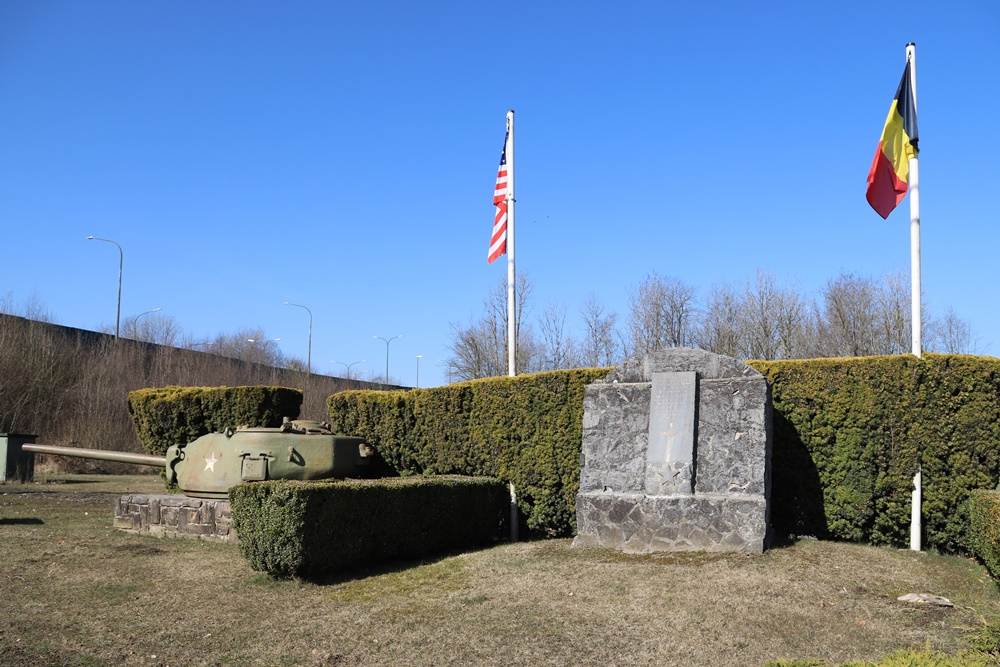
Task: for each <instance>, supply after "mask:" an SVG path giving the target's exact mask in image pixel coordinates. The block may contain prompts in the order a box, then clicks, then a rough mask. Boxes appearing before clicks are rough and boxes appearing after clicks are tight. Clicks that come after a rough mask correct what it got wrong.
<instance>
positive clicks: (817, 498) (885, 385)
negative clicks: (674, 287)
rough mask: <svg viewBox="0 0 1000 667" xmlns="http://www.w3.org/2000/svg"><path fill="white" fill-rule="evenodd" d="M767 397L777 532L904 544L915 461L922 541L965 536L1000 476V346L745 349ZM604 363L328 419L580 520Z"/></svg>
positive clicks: (567, 523) (403, 460) (566, 522)
mask: <svg viewBox="0 0 1000 667" xmlns="http://www.w3.org/2000/svg"><path fill="white" fill-rule="evenodd" d="M748 363H749V364H750V365H751V366H753V367H754V368H756V369H757V370H759V371H760V372H761V373H763V374H764V376H765V377H767V379H768V380H769V381H770V382H771V385H772V396H773V401H774V449H773V457H772V487H771V488H772V521H773V525H774V528H775V532H776V534H777V535H779V536H786V535H789V534H795V535H814V536H817V537H829V538H835V539H844V540H850V541H855V542H868V543H872V544H884V545H895V546H905V545H906V544H907V543H908V541H909V530H910V529H909V523H910V492H911V490H912V479H913V475H914V472H915V471H916V468H917V465H918V464H919V465H921V467H922V470H923V482H924V489H923V498H924V503H923V517H924V530H925V535H924V540H923V541H924V544H926V545H927V546H929V547H934V548H938V549H941V550H945V551H966V550H968V549H969V545H968V538H967V530H968V511H967V509H966V507H967V506H966V503H965V501H966V499H967V498H968V494H969V492H970V491H971V490H972V489H977V488H993V487H994V486H996V483H997V479H998V477H1000V359H996V358H993V357H976V356H966V355H940V354H925V355H924V356H923V357H922V358H920V359H918V358H916V357H913V356H911V355H898V356H887V357H855V358H844V359H808V360H795V361H751V362H748ZM609 370H610V369H586V370H576V371H555V372H550V373H540V374H538V375H524V376H518V377H515V378H491V379H488V380H477V381H474V382H466V383H461V384H456V385H450V386H447V387H440V388H436V389H421V390H414V391H410V392H386V393H381V392H360V391H353V392H343V393H340V394H334V395H333V396H331V397H330V398H329V400H328V407H329V411H330V417H331V421H332V422H333V424H334V428H335V430H336V431H337V432H340V433H348V434H351V435H360V436H363V437H365V438H366V439H367V441H368V442H369V444H371V445H373V446H374V447H375V448H376V450H377V451H379V452H380V453H381V454H382V455H383V456H384V457H385V459H386V461H388V463H389V464H390V465H391V466H392V467H393V468H394V469H395V470H397V471H398V472H399V473H400V474H404V475H405V474H416V473H425V474H433V473H461V474H466V475H489V476H494V477H499V478H501V479H503V480H505V481H511V482H513V483H514V486H515V487H516V490H517V493H518V505H519V507H520V509H521V511H522V512H524V513H525V515H526V516H527V525H528V527H529V528H531V529H533V530H535V531H538V532H541V533H544V534H547V535H552V536H558V535H569V534H572V533H573V531H574V529H575V524H576V521H575V518H576V517H575V497H576V493H577V491H578V489H579V479H580V468H579V457H580V448H581V440H582V430H581V423H582V418H583V414H582V397H583V390H584V387H585V386H586V384H588V383H590V382H591V381H593V380H595V379H598V378H601V377H603V376H604V375H606V374H607V372H608V371H609Z"/></svg>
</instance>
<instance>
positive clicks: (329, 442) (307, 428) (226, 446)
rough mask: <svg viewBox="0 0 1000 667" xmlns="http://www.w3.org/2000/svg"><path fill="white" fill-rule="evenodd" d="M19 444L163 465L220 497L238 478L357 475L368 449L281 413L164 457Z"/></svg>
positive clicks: (171, 475)
mask: <svg viewBox="0 0 1000 667" xmlns="http://www.w3.org/2000/svg"><path fill="white" fill-rule="evenodd" d="M22 448H23V449H24V451H27V452H37V453H39V454H57V455H60V456H77V457H81V458H88V459H98V460H101V461H120V462H122V463H136V464H139V465H148V466H157V467H160V468H165V469H166V477H167V482H168V483H170V484H176V485H177V486H178V488H180V490H181V491H182V492H183V493H184V494H185V495H188V496H192V497H195V498H226V497H228V495H229V489H230V487H233V486H236V485H237V484H241V483H243V482H259V481H263V480H267V479H296V480H310V479H329V478H334V477H337V478H343V477H360V476H361V475H362V473H363V472H364V470H365V468H366V467H367V466H368V463H369V461H370V460H371V456H372V454H373V451H374V450H372V448H371V447H369V446H368V445H367V444H365V442H364V439H362V438H359V437H355V436H344V435H334V434H333V432H332V431H331V430H330V427H329V425H328V424H325V423H323V422H317V421H311V420H306V419H296V420H289V419H288V418H287V417H286V418H285V421H284V423H283V424H282V425H281V426H280V427H278V428H266V427H251V426H241V427H240V428H238V429H236V430H233V429H226V430H225V432H223V433H210V434H208V435H203V436H201V437H200V438H198V439H197V440H194V441H193V442H189V443H187V444H186V445H172V446H170V447H169V448H168V449H167V454H166V456H154V455H150V454H133V453H130V452H114V451H105V450H101V449H81V448H79V447H57V446H53V445H23V447H22Z"/></svg>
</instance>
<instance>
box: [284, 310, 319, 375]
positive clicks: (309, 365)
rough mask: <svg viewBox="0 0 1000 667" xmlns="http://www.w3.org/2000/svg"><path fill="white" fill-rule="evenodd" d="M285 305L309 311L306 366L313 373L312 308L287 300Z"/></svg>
mask: <svg viewBox="0 0 1000 667" xmlns="http://www.w3.org/2000/svg"><path fill="white" fill-rule="evenodd" d="M284 305H286V306H295V307H296V308H305V309H306V312H307V313H309V351H308V353H307V356H306V368H307V369H308V372H309V373H310V374H312V372H313V367H312V355H313V313H312V311H311V310H309V309H308V308H306V307H305V306H303V305H302V304H300V303H290V302H288V301H285V303H284Z"/></svg>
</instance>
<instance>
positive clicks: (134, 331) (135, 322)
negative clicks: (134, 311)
mask: <svg viewBox="0 0 1000 667" xmlns="http://www.w3.org/2000/svg"><path fill="white" fill-rule="evenodd" d="M161 310H163V309H162V308H154V309H153V310H147V311H146V312H145V313H139V314H138V315H136V316H135V319H134V320H132V335H133V336H135V337H136V340H138V339H139V338H138V336H139V318H140V317H142V316H143V315H149V314H150V313H158V312H160V311H161Z"/></svg>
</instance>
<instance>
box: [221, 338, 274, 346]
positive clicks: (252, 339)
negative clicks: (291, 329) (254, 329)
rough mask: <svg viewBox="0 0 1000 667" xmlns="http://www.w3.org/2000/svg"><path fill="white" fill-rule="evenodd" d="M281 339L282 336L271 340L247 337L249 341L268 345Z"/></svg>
mask: <svg viewBox="0 0 1000 667" xmlns="http://www.w3.org/2000/svg"><path fill="white" fill-rule="evenodd" d="M279 340H281V339H280V338H272V339H271V340H261V339H260V338H247V342H248V343H263V344H264V345H267V344H268V343H277V342H278V341H279ZM207 344H209V343H207Z"/></svg>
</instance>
